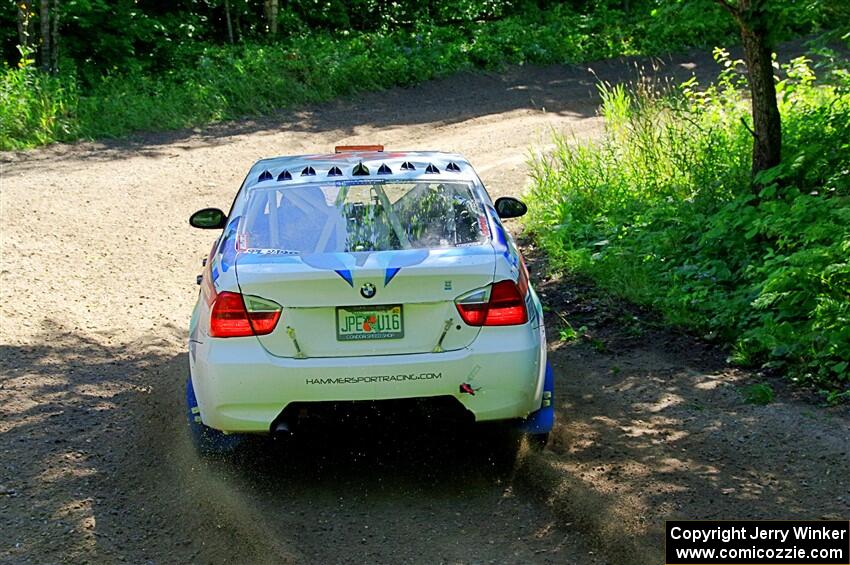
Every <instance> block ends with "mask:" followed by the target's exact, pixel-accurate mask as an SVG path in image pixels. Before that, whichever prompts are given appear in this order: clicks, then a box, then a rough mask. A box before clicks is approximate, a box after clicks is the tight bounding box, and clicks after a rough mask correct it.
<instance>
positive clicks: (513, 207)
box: [496, 196, 528, 219]
mask: <svg viewBox="0 0 850 565" xmlns="http://www.w3.org/2000/svg"><path fill="white" fill-rule="evenodd" d="M526 212H528V206H526V205H525V204H524V203H523V202H522V201H520V200H517V199H516V198H514V197H513V196H502V197H501V198H497V199H496V213H497V214H499V217H500V218H505V219H506V218H519V217H520V216H524V215H525V213H526Z"/></svg>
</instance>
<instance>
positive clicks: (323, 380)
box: [189, 325, 546, 432]
mask: <svg viewBox="0 0 850 565" xmlns="http://www.w3.org/2000/svg"><path fill="white" fill-rule="evenodd" d="M545 343H546V340H545V335H544V329H543V328H542V327H539V328H531V327H529V326H528V325H525V326H511V327H493V328H484V330H483V331H481V333H480V334H479V336H478V339H476V340H475V342H474V343H473V344H472V345H471V346H470V347H467V348H464V349H460V350H457V351H447V352H442V353H421V354H414V355H387V356H380V357H336V358H328V357H324V358H312V359H290V358H281V357H275V356H273V355H270V354H269V353H268V352H267V351H266V350H265V349H263V348H262V347H261V346H260V345H259V343H258V341H257V340H256V339H254V338H230V339H210V340H208V341H206V342H205V343H200V342H196V341H191V342H190V344H189V346H190V369H191V375H192V381H193V386H194V388H195V392H196V395H197V399H198V406H199V408H200V411H201V418H202V420H203V422H204V424H206V425H207V426H210V427H212V428H216V429H219V430H224V431H228V432H268V431H269V428H270V426H271V423H272V422H273V421H274V420H275V418H277V416H278V415H279V414H280V413H281V412H282V411H283V410H284V408H285V407H286V406H287V405H288V404H290V403H292V402H323V401H348V400H385V399H386V400H388V399H402V398H426V397H433V396H454V397H455V398H457V399H458V400H459V401H460V402H461V403H462V404H463V405H464V406H465V407H466V408H467V410H469V411H470V412H471V413H472V414H473V415H474V417H475V419H476V421H492V420H507V419H513V418H525V417H526V416H528V415H529V414H530V413H531V412H533V411H535V410H537V409H538V408H540V406H541V399H542V395H543V381H544V375H545V366H546V348H545ZM463 384H468V385H470V387H471V388H472V389H473V390H474V391H475V394H474V395H471V394H468V393H463V392H461V390H460V389H461V385H463Z"/></svg>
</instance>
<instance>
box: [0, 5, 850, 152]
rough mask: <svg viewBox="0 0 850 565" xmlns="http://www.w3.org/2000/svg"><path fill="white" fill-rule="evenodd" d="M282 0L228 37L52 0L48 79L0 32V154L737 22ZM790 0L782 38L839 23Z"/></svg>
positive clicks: (708, 11)
mask: <svg viewBox="0 0 850 565" xmlns="http://www.w3.org/2000/svg"><path fill="white" fill-rule="evenodd" d="M280 4H281V12H280V14H279V16H278V24H279V29H280V34H279V35H278V36H276V37H271V36H269V35H268V33H267V27H268V26H267V22H266V20H265V19H264V14H263V10H262V2H248V1H247V0H230V2H229V5H230V6H231V14H230V15H231V22H232V26H231V27H232V28H233V30H234V37H235V40H236V41H237V43H236V45H227V44H225V41H226V38H227V31H226V30H227V27H226V24H225V12H224V2H223V0H204V1H203V2H200V1H198V0H177V1H174V2H144V3H140V2H134V1H133V0H116V1H107V0H70V1H68V2H62V3H60V4H59V6H60V7H59V10H60V12H61V14H60V17H59V21H60V22H61V26H60V36H61V37H60V45H61V48H60V53H61V55H62V58H61V61H60V65H59V66H60V73H59V75H58V76H55V77H50V78H47V77H43V76H41V75H40V74H39V73H38V72H37V71H36V70H35V69H34V68H32V66H31V65H24V67H25V68H15V67H13V66H12V65H16V64H17V61H18V60H20V56H19V55H18V53H17V52H15V51H14V43H13V42H14V41H16V37H15V34H14V33H7V34H6V35H0V38H5V43H4V45H3V47H4V50H5V53H7V56H6V57H7V61H8V63H7V66H6V67H5V68H3V69H0V96H2V100H3V101H4V104H3V105H1V106H0V149H16V148H25V147H31V146H34V145H40V144H43V143H49V142H51V141H70V140H74V139H78V138H80V137H84V138H91V137H109V136H119V135H123V134H126V133H128V132H132V131H137V130H145V129H172V128H180V127H187V126H198V125H202V124H206V123H210V122H215V121H219V120H223V119H230V118H238V117H242V116H249V115H258V114H267V113H270V112H273V111H275V110H277V109H279V108H284V107H291V106H293V105H297V104H303V103H307V102H318V101H323V100H328V99H330V98H333V97H335V96H340V95H348V94H351V93H354V92H357V91H365V90H376V89H382V88H387V87H390V86H395V85H402V86H406V85H411V84H415V83H417V82H421V81H423V80H427V79H430V78H433V77H437V76H441V75H445V74H448V73H452V72H456V71H459V70H465V69H472V68H484V69H499V68H500V67H502V66H503V65H505V64H506V63H536V64H549V63H563V62H580V61H587V60H593V59H602V58H606V57H614V56H619V55H638V54H658V53H664V52H668V51H671V50H678V49H683V48H686V47H691V46H706V45H711V44H717V43H718V42H723V41H726V40H729V39H730V38H734V37H735V35H736V33H737V32H736V29H735V25H734V22H732V19H731V18H729V17H728V15H727V14H725V13H723V12H722V10H720V9H719V8H718V7H717V5H716V3H715V2H713V1H712V0H677V1H674V2H669V1H666V0H665V1H661V0H632V1H631V2H629V3H628V6H629V9H628V11H625V10H624V6H626V5H627V3H624V2H622V1H616V0H594V1H592V2H585V1H579V0H576V1H573V2H569V3H560V2H551V1H548V0H539V1H536V2H532V1H531V0H515V1H512V2H496V1H494V0H439V1H436V2H425V3H423V2H413V1H411V0H400V1H398V2H391V3H387V2H380V1H378V0H357V1H353V2H342V1H341V0H329V1H327V2H322V3H316V2H315V1H314V0H296V1H293V2H281V3H280ZM803 4H805V5H803ZM803 4H800V3H791V4H789V6H790V7H789V8H787V9H788V10H790V15H788V18H789V19H790V20H792V21H794V22H796V24H795V25H796V28H795V29H794V30H792V31H793V32H795V33H797V32H803V31H807V32H808V31H812V30H817V29H819V28H820V26H822V25H823V24H824V23H831V24H835V25H838V23H840V22H842V21H844V22H846V21H850V14H844V15H842V13H841V12H840V10H841V8H836V9H835V10H833V11H832V12H829V11H828V10H827V9H826V8H825V6H832V5H833V4H835V5H836V6H841V3H840V2H838V1H837V0H829V1H823V0H818V1H815V0H811V1H810V2H807V3H803ZM836 10H837V11H836ZM15 14H16V11H15V10H14V9H10V8H9V6H6V7H5V9H2V10H0V21H2V22H3V23H4V26H5V27H4V29H8V30H14V29H15V24H14V21H13V20H14V18H15ZM827 16H828V17H827ZM34 17H35V18H36V20H37V18H38V14H35V15H34ZM829 18H832V20H830V19H829ZM842 18H843V19H842ZM36 24H37V22H36ZM36 29H37V25H36ZM30 55H32V54H30Z"/></svg>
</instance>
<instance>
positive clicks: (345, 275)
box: [334, 269, 354, 288]
mask: <svg viewBox="0 0 850 565" xmlns="http://www.w3.org/2000/svg"><path fill="white" fill-rule="evenodd" d="M334 272H335V273H336V274H338V275H339V276H341V277H342V278H344V279H345V282H347V283H348V284H349V286H351V288H354V279H353V278H352V277H351V271H349V270H348V269H338V270H336V271H334Z"/></svg>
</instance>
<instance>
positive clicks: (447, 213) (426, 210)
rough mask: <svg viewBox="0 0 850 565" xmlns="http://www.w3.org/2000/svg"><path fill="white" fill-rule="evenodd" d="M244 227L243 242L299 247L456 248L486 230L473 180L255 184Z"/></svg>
mask: <svg viewBox="0 0 850 565" xmlns="http://www.w3.org/2000/svg"><path fill="white" fill-rule="evenodd" d="M239 231H240V237H239V242H240V248H241V249H273V250H281V251H287V252H292V253H302V254H308V253H333V252H356V251H384V250H392V249H417V248H445V247H456V246H460V245H475V244H478V243H482V242H483V241H485V239H486V237H487V236H488V233H487V221H486V217H485V215H484V209H483V206H482V205H481V203H480V202H478V200H476V198H475V196H474V194H473V192H472V187H471V186H470V185H469V184H466V183H451V182H404V183H391V182H386V183H380V182H374V181H373V182H369V183H359V182H356V181H340V182H337V183H330V184H308V185H302V186H292V187H269V188H254V189H252V190H251V192H250V193H249V195H248V202H247V206H246V210H245V214H244V221H243V222H241V226H240V230H239Z"/></svg>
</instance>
